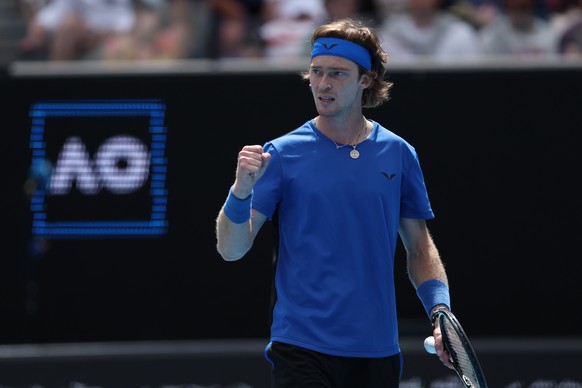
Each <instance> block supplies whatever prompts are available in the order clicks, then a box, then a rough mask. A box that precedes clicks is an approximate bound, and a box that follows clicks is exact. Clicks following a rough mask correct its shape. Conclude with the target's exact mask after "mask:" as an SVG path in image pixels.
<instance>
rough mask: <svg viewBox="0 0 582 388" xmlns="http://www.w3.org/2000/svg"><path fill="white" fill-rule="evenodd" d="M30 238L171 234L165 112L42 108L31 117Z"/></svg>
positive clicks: (128, 105) (132, 104) (135, 106)
mask: <svg viewBox="0 0 582 388" xmlns="http://www.w3.org/2000/svg"><path fill="white" fill-rule="evenodd" d="M30 117H31V121H32V125H31V131H30V150H31V152H32V163H31V177H32V178H33V179H34V180H35V181H36V182H37V184H38V188H37V190H35V191H34V192H33V193H32V195H31V198H30V210H31V212H32V234H33V235H36V236H40V237H47V238H80V237H114V236H121V237H126V236H142V237H143V236H155V235H161V234H165V233H166V231H167V227H168V220H167V217H166V213H167V205H168V192H167V187H166V174H167V169H168V165H167V159H166V155H165V150H166V140H167V133H166V132H167V129H166V127H165V124H164V117H165V105H164V104H163V103H162V102H159V101H152V100H146V101H136V100H130V101H74V102H40V103H36V104H34V105H33V106H32V107H31V109H30Z"/></svg>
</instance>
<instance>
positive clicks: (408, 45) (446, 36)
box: [380, 0, 481, 63]
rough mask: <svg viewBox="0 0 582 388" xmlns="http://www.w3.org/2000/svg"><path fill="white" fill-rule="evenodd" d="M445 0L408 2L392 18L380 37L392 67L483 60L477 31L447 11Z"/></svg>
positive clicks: (390, 16) (410, 0) (387, 22)
mask: <svg viewBox="0 0 582 388" xmlns="http://www.w3.org/2000/svg"><path fill="white" fill-rule="evenodd" d="M445 1H446V0H407V3H406V8H405V10H404V11H401V12H394V13H391V14H389V15H388V16H387V17H386V18H385V19H384V20H383V22H382V25H381V27H380V33H381V36H382V39H383V42H384V48H385V50H386V51H387V52H388V53H390V55H391V60H392V63H396V62H399V61H410V60H433V61H439V62H443V61H445V62H447V61H449V62H450V61H455V62H458V61H460V60H462V61H468V60H476V59H478V58H480V56H481V47H480V41H479V35H478V33H477V31H476V30H475V29H474V28H473V27H472V26H471V25H470V24H469V23H467V22H466V21H464V20H462V19H460V18H458V17H457V16H456V15H454V14H453V13H451V12H450V11H449V10H448V8H447V7H448V6H449V4H447V3H445Z"/></svg>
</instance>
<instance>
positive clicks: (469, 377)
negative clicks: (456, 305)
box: [438, 310, 487, 388]
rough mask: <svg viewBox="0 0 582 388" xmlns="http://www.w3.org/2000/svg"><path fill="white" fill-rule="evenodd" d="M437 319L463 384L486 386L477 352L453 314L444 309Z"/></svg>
mask: <svg viewBox="0 0 582 388" xmlns="http://www.w3.org/2000/svg"><path fill="white" fill-rule="evenodd" d="M438 320H439V326H440V329H441V334H442V336H443V344H444V346H445V349H446V350H447V351H448V352H449V355H450V356H451V358H452V360H451V362H452V364H453V367H454V368H455V371H456V372H457V374H458V375H459V377H460V379H461V380H462V381H463V383H464V384H465V386H466V387H471V388H487V382H486V381H485V375H484V374H483V369H482V368H481V364H480V363H479V360H478V358H477V354H476V353H475V350H474V349H473V346H472V345H471V342H470V341H469V337H467V335H466V334H465V331H464V330H463V327H462V326H461V324H460V323H459V321H458V320H457V318H456V317H455V315H454V314H453V313H452V312H450V311H448V310H444V311H441V312H439V315H438Z"/></svg>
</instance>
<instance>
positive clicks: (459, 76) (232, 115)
mask: <svg viewBox="0 0 582 388" xmlns="http://www.w3.org/2000/svg"><path fill="white" fill-rule="evenodd" d="M390 79H391V80H392V81H393V82H394V84H395V86H394V88H393V91H392V99H391V100H390V101H389V102H388V103H387V104H386V105H384V106H382V107H381V108H378V109H374V110H369V111H366V112H365V113H366V115H367V116H368V117H369V118H372V119H375V120H378V121H380V122H382V123H383V124H384V125H385V126H386V127H388V128H389V129H391V130H393V131H394V132H396V133H398V134H400V135H402V136H403V137H405V138H406V139H408V140H409V141H410V142H411V143H412V144H413V145H414V146H415V147H416V149H417V151H418V153H419V155H420V159H421V163H422V165H423V168H424V172H425V178H426V181H427V185H428V188H429V193H430V197H431V201H432V204H433V208H434V210H435V213H436V216H437V217H436V219H435V220H432V221H430V222H429V227H430V229H431V231H432V233H433V235H434V237H435V240H436V242H437V244H438V246H439V248H440V251H441V253H442V256H443V259H444V261H445V263H446V266H447V270H448V274H449V277H450V283H451V293H452V301H453V309H454V311H455V312H456V313H457V315H458V316H459V317H460V318H461V319H462V321H463V323H464V326H465V328H466V329H467V331H468V332H469V333H470V334H472V335H474V336H485V337H486V336H495V337H499V336H530V335H534V336H536V335H539V336H545V335H548V334H552V335H564V336H570V335H579V334H580V329H579V328H580V327H582V318H581V315H580V314H579V311H578V307H577V306H579V303H580V299H579V298H580V295H581V294H582V293H581V286H580V281H579V269H580V267H581V265H580V263H579V262H580V253H579V249H578V246H579V235H580V226H579V217H578V216H579V214H580V210H579V208H580V191H579V190H580V189H579V188H578V187H579V185H578V184H577V180H578V176H579V171H578V170H579V167H580V157H579V155H580V151H579V148H580V140H581V139H580V129H581V125H582V124H581V123H582V109H581V101H582V69H577V68H562V69H539V68H521V69H519V70H515V69H514V70H512V69H469V70H467V69H465V70H464V71H453V70H443V69H440V70H429V69H424V70H409V71H405V70H398V71H395V72H393V73H391V74H390ZM111 100H115V101H125V100H132V101H135V100H155V101H159V102H161V103H162V104H163V105H164V106H165V117H164V126H165V128H166V130H167V133H166V136H167V141H166V144H165V149H164V152H165V158H166V160H167V176H166V182H165V188H166V190H167V199H168V202H167V212H166V218H167V221H168V224H167V232H166V233H165V234H162V235H159V236H150V237H147V236H146V237H144V236H125V237H123V236H121V237H120V236H118V237H111V236H109V237H103V236H101V237H90V238H88V237H83V236H81V237H76V238H55V239H49V240H48V244H49V247H48V250H47V251H46V252H45V253H44V254H42V255H32V254H31V253H30V244H31V241H33V239H32V237H33V236H32V235H31V223H32V215H31V211H30V203H29V201H28V200H27V199H26V198H25V196H24V195H23V190H22V187H23V183H24V181H25V180H26V179H27V174H28V168H29V166H30V163H31V158H32V156H31V149H30V146H31V129H32V127H33V120H32V118H31V117H30V115H29V113H30V111H31V108H32V106H33V105H34V104H36V103H39V102H49V103H54V102H61V103H62V102H73V103H75V102H82V101H98V102H99V101H111ZM0 103H1V105H0V106H1V107H2V109H1V111H2V121H1V123H2V132H1V140H0V141H1V144H2V152H1V153H0V162H1V164H2V167H3V169H2V177H3V183H2V190H0V196H1V202H0V207H1V208H0V211H1V213H0V214H2V223H3V226H4V228H3V230H4V231H3V232H2V235H1V237H0V241H1V243H2V251H1V253H0V257H1V259H0V292H1V298H0V311H1V312H2V317H3V319H2V323H1V324H0V327H1V330H0V342H1V343H22V342H63V341H64V342H70V341H102V340H150V339H199V338H204V339H206V338H261V337H267V336H268V324H269V308H270V289H271V276H272V273H271V256H272V242H273V239H272V229H271V228H270V227H269V226H267V227H266V228H265V229H264V230H263V231H262V233H261V235H260V236H259V239H258V241H257V242H256V244H255V246H254V248H253V249H252V251H251V252H250V253H249V254H248V256H247V257H246V258H245V259H243V260H242V261H239V262H234V263H227V262H224V261H222V260H221V258H220V257H219V256H218V254H217V253H216V251H215V238H214V219H215V217H216V215H217V212H218V210H219V209H220V206H221V205H222V203H223V201H224V199H225V197H226V194H227V190H228V187H229V185H230V184H231V183H232V181H233V178H234V170H235V167H236V155H237V152H238V150H239V149H240V148H241V147H242V146H243V145H245V144H250V143H257V144H262V143H263V142H265V141H266V140H268V139H270V138H272V137H275V136H278V135H281V134H284V133H286V132H288V131H290V130H292V129H294V128H295V127H297V126H298V125H300V124H302V123H303V122H304V121H306V120H308V119H310V118H312V117H314V116H315V114H316V113H315V110H314V108H313V102H312V99H311V96H310V93H309V91H308V87H307V85H306V84H305V83H304V82H303V81H301V80H300V79H299V77H298V75H297V74H296V73H293V72H284V73H266V74H264V73H260V72H257V73H248V72H246V73H208V74H200V73H193V74H179V75H168V74H158V75H156V74H149V75H133V76H128V75H111V74H109V75H85V76H51V77H49V76H44V77H43V76H28V77H26V76H22V77H4V78H2V79H0ZM87 120H88V121H87V125H86V127H85V125H84V124H83V122H82V121H81V122H80V123H77V124H76V125H77V127H75V128H72V129H71V128H69V129H68V130H69V131H72V132H75V131H79V134H80V136H81V137H82V138H83V139H84V140H85V141H86V142H87V143H91V142H92V141H93V142H98V141H96V140H95V139H99V136H102V134H101V135H100V134H98V133H99V128H95V127H96V126H95V125H90V124H89V123H90V122H92V120H91V119H87ZM52 128H53V130H57V131H58V128H56V129H55V127H54V126H53V127H52ZM89 128H91V129H89ZM108 130H111V128H109V129H108ZM114 130H115V128H114ZM119 130H120V131H123V128H119ZM91 139H93V140H91ZM47 141H48V140H47ZM89 152H93V151H91V150H90V151H89ZM78 198H79V197H77V199H78ZM83 206H90V207H93V208H95V209H102V211H103V212H105V213H108V214H114V213H116V212H119V214H121V215H123V207H122V206H118V205H117V204H116V203H115V202H114V201H108V200H103V199H101V200H96V201H95V202H94V203H91V202H88V203H86V202H84V204H83ZM78 208H79V205H78V204H76V203H75V196H72V197H71V198H70V207H68V206H64V207H63V209H61V211H63V212H67V211H70V212H71V213H72V214H73V215H74V212H75V211H78ZM76 209H77V210H76ZM398 255H399V260H397V262H398V264H397V268H396V277H397V280H398V286H399V293H398V298H399V317H400V321H401V326H402V332H403V333H404V334H407V333H414V334H417V333H421V334H425V333H427V332H428V330H429V324H428V322H427V319H426V317H425V316H424V311H423V309H422V306H421V304H420V302H419V301H418V299H417V298H416V295H415V293H414V290H413V288H412V287H411V286H410V284H409V282H408V279H407V276H406V273H405V267H404V260H405V259H404V256H403V252H402V249H401V247H399V253H398ZM542 307H543V308H549V309H550V310H549V311H550V312H551V314H550V315H549V316H548V314H547V312H544V313H542V314H540V312H541V309H542ZM492 311H494V312H497V313H500V314H502V315H503V316H504V317H505V318H506V320H505V321H503V322H501V321H495V320H493V321H490V320H488V319H486V316H487V314H488V313H489V312H492Z"/></svg>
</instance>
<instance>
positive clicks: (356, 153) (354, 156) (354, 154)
mask: <svg viewBox="0 0 582 388" xmlns="http://www.w3.org/2000/svg"><path fill="white" fill-rule="evenodd" d="M350 156H351V158H352V159H358V158H359V157H360V151H358V150H357V149H355V148H354V149H353V150H351V151H350Z"/></svg>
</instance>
